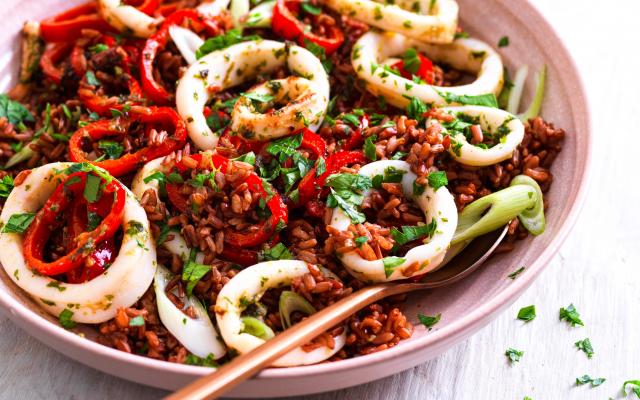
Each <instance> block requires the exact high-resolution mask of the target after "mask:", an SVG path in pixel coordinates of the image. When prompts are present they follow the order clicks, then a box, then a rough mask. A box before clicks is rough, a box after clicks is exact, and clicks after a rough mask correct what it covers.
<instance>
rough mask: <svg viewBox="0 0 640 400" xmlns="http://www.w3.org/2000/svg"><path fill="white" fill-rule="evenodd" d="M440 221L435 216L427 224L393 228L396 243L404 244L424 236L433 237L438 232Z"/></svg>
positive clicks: (392, 232)
mask: <svg viewBox="0 0 640 400" xmlns="http://www.w3.org/2000/svg"><path fill="white" fill-rule="evenodd" d="M437 226H438V223H437V222H436V220H435V218H434V219H432V220H431V222H430V223H428V224H425V225H418V226H403V227H402V228H401V229H402V231H399V230H398V228H395V227H393V228H391V236H392V237H393V240H394V241H395V242H396V244H398V245H400V246H402V245H404V244H407V243H410V242H413V241H414V240H417V239H420V238H423V237H426V236H428V237H432V236H433V234H434V233H435V232H436V228H437Z"/></svg>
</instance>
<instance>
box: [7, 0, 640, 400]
mask: <svg viewBox="0 0 640 400" xmlns="http://www.w3.org/2000/svg"><path fill="white" fill-rule="evenodd" d="M505 1H508V0H505ZM511 1H512V2H513V3H518V2H519V1H522V0H511ZM533 3H534V4H535V5H536V6H538V7H539V8H540V9H541V10H542V12H543V13H544V14H545V15H546V16H547V17H548V18H549V20H550V21H551V23H552V24H553V25H554V26H555V27H556V28H557V30H558V31H559V32H560V35H561V36H562V37H563V38H564V39H565V40H566V43H567V45H568V47H569V48H570V50H571V52H572V53H573V55H574V56H575V58H576V61H577V62H578V64H579V65H580V68H581V69H582V72H583V77H584V80H585V83H586V86H587V89H588V91H589V93H590V98H591V105H592V109H593V115H594V128H595V129H594V131H595V134H596V137H597V139H596V143H595V145H596V150H595V153H594V162H595V163H596V165H595V168H594V171H593V172H594V173H593V175H592V182H591V190H590V194H589V198H588V200H587V203H586V206H585V209H584V211H583V213H582V215H581V218H580V220H579V222H578V224H577V226H576V227H575V229H574V230H573V233H572V235H571V236H570V237H569V239H568V240H567V241H566V243H565V244H564V246H563V247H562V250H561V251H560V253H559V254H558V255H557V256H556V257H555V259H554V260H553V262H552V263H551V264H550V265H549V267H548V268H547V269H546V271H545V272H544V273H543V274H542V275H541V276H540V278H539V279H538V280H537V281H536V282H535V283H534V284H533V285H532V286H531V287H530V288H529V289H528V290H527V292H526V293H525V294H524V295H523V296H522V297H521V298H520V299H519V300H518V301H516V303H515V304H514V305H513V306H512V307H511V308H509V309H508V310H507V311H506V312H505V313H504V314H502V315H501V316H500V317H499V318H497V319H496V320H495V321H494V322H493V323H491V324H490V325H489V326H487V327H486V328H484V329H483V330H482V331H480V332H478V333H477V334H476V335H474V336H473V337H471V338H470V339H469V340H467V341H465V342H463V343H461V344H459V345H458V346H456V347H454V348H452V349H450V350H449V351H448V352H446V353H445V354H443V355H442V356H440V357H438V358H436V359H434V360H431V361H429V362H427V363H425V364H423V365H420V366H418V367H415V368H413V369H411V370H408V371H406V372H403V373H400V374H397V375H395V376H392V377H389V378H386V379H383V380H380V381H376V382H372V383H369V384H366V385H362V386H358V387H353V388H350V389H346V390H341V391H336V392H330V393H326V394H323V395H317V396H310V397H308V398H309V399H314V400H329V399H424V400H426V399H476V400H477V399H523V398H524V397H525V396H529V397H531V398H532V399H534V400H540V399H608V398H615V399H621V398H624V397H623V396H622V394H621V392H620V387H621V385H622V382H623V381H625V380H629V379H640V290H638V289H639V288H640V252H639V250H640V184H639V183H638V178H637V174H638V172H639V168H638V165H640V164H638V160H639V159H640V152H639V153H636V152H635V151H636V150H638V149H637V148H636V146H638V144H639V142H640V129H639V128H638V127H637V125H636V123H637V121H636V118H640V101H639V100H638V98H639V95H640V78H639V76H640V22H638V16H640V2H638V1H637V0H617V1H615V2H613V1H612V2H601V1H595V0H562V1H558V0H533ZM52 12H53V11H52ZM511 40H512V41H513V40H517V38H511ZM523 62H526V59H523ZM550 79H553V76H551V77H550ZM569 134H572V135H580V132H570V133H569ZM556 184H562V183H561V182H556ZM570 303H573V304H575V306H576V307H577V309H578V310H579V311H580V313H581V315H582V317H583V321H584V322H585V326H584V327H575V328H572V327H570V326H569V325H568V324H566V323H565V322H560V321H559V320H558V310H559V308H560V307H566V306H568V305H569V304H570ZM531 304H535V305H536V308H537V314H538V316H537V318H536V319H535V320H534V321H532V322H529V323H523V322H522V321H518V320H516V314H517V313H518V310H519V309H520V308H521V307H524V306H528V305H531ZM586 337H589V338H590V339H591V342H592V344H593V347H594V349H595V355H594V356H593V358H592V359H587V357H586V356H585V354H584V353H582V352H579V351H577V349H576V348H575V346H574V342H576V341H577V340H580V339H584V338H586ZM509 347H514V348H516V349H519V350H522V351H524V355H523V357H522V360H521V361H520V362H519V363H515V364H514V365H509V364H508V363H507V360H506V357H505V356H504V352H505V350H506V349H507V348H509ZM0 354H1V356H0V399H39V398H42V399H137V400H144V399H153V398H159V397H162V396H163V394H164V393H165V392H163V391H160V390H157V389H153V388H148V387H145V386H142V385H138V384H134V383H130V382H127V381H124V380H121V379H118V378H114V377H112V376H109V375H106V374H104V373H102V372H98V371H96V370H93V369H90V368H88V367H85V366H83V365H81V364H78V363H76V362H74V361H71V360H70V359H67V358H65V357H64V356H63V355H61V354H59V353H57V352H56V351H55V350H52V349H49V348H48V347H46V346H44V345H42V344H40V343H39V342H38V341H36V340H35V339H33V338H31V337H30V336H28V335H27V334H26V333H25V332H23V331H22V330H20V329H19V328H17V327H16V326H15V325H13V324H12V323H11V322H10V321H9V320H8V319H7V318H6V317H4V316H0ZM584 374H589V375H591V376H592V377H604V378H606V379H607V380H606V382H605V383H604V384H602V385H601V386H599V387H596V388H591V387H590V386H589V385H583V386H576V385H575V379H576V377H578V376H582V375H584ZM633 396H634V395H629V397H628V398H629V399H631V398H634V397H633Z"/></svg>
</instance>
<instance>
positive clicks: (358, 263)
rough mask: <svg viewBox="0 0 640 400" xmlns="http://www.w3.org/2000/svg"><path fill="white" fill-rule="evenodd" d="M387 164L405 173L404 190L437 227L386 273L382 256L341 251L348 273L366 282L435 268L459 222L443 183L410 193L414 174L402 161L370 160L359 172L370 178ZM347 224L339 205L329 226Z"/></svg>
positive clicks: (382, 173) (400, 276)
mask: <svg viewBox="0 0 640 400" xmlns="http://www.w3.org/2000/svg"><path fill="white" fill-rule="evenodd" d="M389 167H393V168H395V169H396V170H401V171H404V172H405V173H404V174H403V176H402V189H403V191H404V193H411V196H412V197H413V199H414V201H415V202H416V204H417V205H418V207H420V209H421V210H422V212H423V213H424V214H425V217H426V220H427V223H431V221H432V220H433V219H434V218H435V219H436V221H437V227H436V231H435V233H434V235H433V237H431V239H428V240H425V242H426V243H425V244H422V245H420V246H416V247H414V248H413V249H411V250H409V251H408V252H407V254H406V255H405V256H404V257H401V258H400V259H398V258H396V259H394V261H396V262H395V263H394V264H395V265H394V266H393V272H391V273H389V268H388V269H387V271H385V261H384V260H385V259H380V260H373V261H368V260H365V259H364V258H362V257H361V256H360V254H358V252H357V251H355V250H354V251H350V252H348V253H345V254H342V255H341V256H340V261H341V262H342V264H343V265H344V266H345V267H346V268H347V270H348V271H349V273H351V275H353V276H354V277H356V278H358V279H360V280H362V281H365V282H389V281H395V280H398V279H407V278H409V277H411V276H414V275H421V274H424V273H426V272H431V271H434V270H435V269H437V268H438V266H439V265H440V263H441V262H442V260H443V259H444V256H445V253H446V252H447V249H448V248H449V243H450V242H451V239H452V238H453V234H454V233H455V230H456V225H457V223H458V211H457V209H456V204H455V202H454V200H453V196H452V195H451V193H449V190H447V188H446V187H445V186H443V187H441V188H439V189H438V190H433V188H432V187H431V186H427V187H426V188H425V191H424V193H422V194H420V195H418V196H416V195H414V194H413V183H414V182H415V180H416V178H417V177H416V175H415V174H414V173H413V172H411V167H410V166H409V164H408V163H406V162H405V161H400V160H398V161H395V160H382V161H376V162H372V163H370V164H367V165H365V166H364V167H362V168H360V171H359V172H358V173H359V174H360V175H364V176H369V177H371V178H373V177H374V176H376V175H384V171H385V170H386V169H387V168H389ZM370 192H371V190H368V191H365V192H364V196H367V195H368V194H369V193H370ZM350 224H351V219H350V218H349V217H348V216H347V215H346V214H345V213H344V211H342V209H341V208H339V207H336V208H334V209H333V215H332V216H331V226H333V227H334V228H336V229H338V230H341V231H346V230H347V229H348V228H349V225H350ZM416 262H417V263H419V265H420V267H419V268H418V269H417V270H415V271H412V272H411V273H410V275H405V274H404V270H405V269H408V268H410V267H412V266H413V265H414V263H416Z"/></svg>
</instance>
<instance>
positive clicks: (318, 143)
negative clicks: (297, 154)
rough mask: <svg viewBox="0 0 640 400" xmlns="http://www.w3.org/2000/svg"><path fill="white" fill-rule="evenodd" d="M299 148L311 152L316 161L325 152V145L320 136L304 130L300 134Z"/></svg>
mask: <svg viewBox="0 0 640 400" xmlns="http://www.w3.org/2000/svg"><path fill="white" fill-rule="evenodd" d="M300 148H301V149H305V150H308V151H310V152H312V153H313V154H314V155H315V156H316V159H318V158H319V157H324V155H325V153H326V151H327V144H326V143H325V142H324V139H322V137H321V136H320V135H318V134H316V133H315V132H313V131H312V130H309V129H306V128H305V129H304V131H303V132H302V143H300Z"/></svg>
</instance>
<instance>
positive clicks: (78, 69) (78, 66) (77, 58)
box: [71, 35, 129, 78]
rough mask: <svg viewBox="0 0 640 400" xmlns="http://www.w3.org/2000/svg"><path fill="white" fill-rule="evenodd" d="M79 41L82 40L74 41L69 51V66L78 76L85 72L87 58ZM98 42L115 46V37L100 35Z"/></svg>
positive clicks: (80, 76)
mask: <svg viewBox="0 0 640 400" xmlns="http://www.w3.org/2000/svg"><path fill="white" fill-rule="evenodd" d="M81 42H82V41H80V40H78V41H76V44H75V46H74V47H73V50H72V51H71V68H73V72H75V74H76V75H77V76H78V77H79V78H82V77H83V76H84V74H85V72H87V59H86V57H85V46H82V45H81ZM98 43H103V44H105V45H107V46H108V47H115V46H116V45H117V42H116V39H114V38H113V37H112V36H108V35H101V36H100V38H99V40H98ZM85 45H86V44H85ZM127 53H129V52H127Z"/></svg>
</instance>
